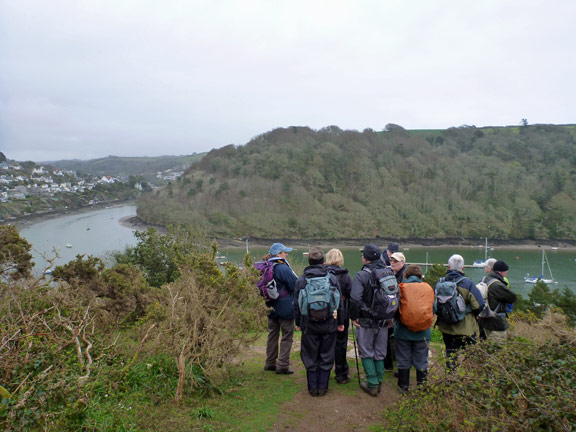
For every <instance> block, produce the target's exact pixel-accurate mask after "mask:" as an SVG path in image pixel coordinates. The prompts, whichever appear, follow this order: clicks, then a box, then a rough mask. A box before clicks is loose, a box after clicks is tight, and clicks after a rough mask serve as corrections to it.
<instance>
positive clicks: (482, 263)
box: [472, 237, 494, 268]
mask: <svg viewBox="0 0 576 432" xmlns="http://www.w3.org/2000/svg"><path fill="white" fill-rule="evenodd" d="M479 247H482V246H479ZM493 249H494V248H490V250H493ZM486 261H488V237H485V238H484V259H477V260H476V261H474V262H473V263H472V267H476V268H484V266H485V265H486Z"/></svg>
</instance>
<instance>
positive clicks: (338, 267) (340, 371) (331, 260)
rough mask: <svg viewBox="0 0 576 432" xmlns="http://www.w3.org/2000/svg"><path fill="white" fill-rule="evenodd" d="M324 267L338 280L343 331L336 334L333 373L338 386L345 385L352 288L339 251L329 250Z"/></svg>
mask: <svg viewBox="0 0 576 432" xmlns="http://www.w3.org/2000/svg"><path fill="white" fill-rule="evenodd" d="M324 265H325V266H326V269H327V270H328V271H329V272H330V273H333V274H334V275H335V276H336V278H337V279H338V285H339V286H340V293H341V294H342V301H343V319H344V330H343V331H341V332H338V333H336V352H335V359H334V360H335V367H334V373H335V379H336V382H337V383H338V384H346V383H348V382H349V381H350V377H349V376H348V360H347V359H346V354H347V353H348V327H349V324H350V319H349V318H348V309H349V303H350V290H351V288H352V278H350V273H349V272H348V269H346V268H342V266H343V265H344V256H343V255H342V252H341V251H340V249H330V250H329V251H328V253H327V254H326V262H325V263H324Z"/></svg>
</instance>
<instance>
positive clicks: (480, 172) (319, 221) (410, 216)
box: [138, 124, 576, 239]
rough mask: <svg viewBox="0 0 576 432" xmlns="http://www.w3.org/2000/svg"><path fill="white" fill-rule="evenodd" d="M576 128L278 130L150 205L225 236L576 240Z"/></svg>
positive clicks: (171, 218)
mask: <svg viewBox="0 0 576 432" xmlns="http://www.w3.org/2000/svg"><path fill="white" fill-rule="evenodd" d="M575 138H576V126H575V125H562V126H558V125H527V124H523V125H522V126H518V127H501V128H495V127H489V128H476V127H474V126H462V127H457V128H449V129H446V130H419V131H409V130H405V129H404V128H402V127H401V126H398V125H388V126H386V128H385V129H384V130H383V131H380V132H376V131H374V130H371V129H366V130H364V131H362V132H358V131H350V130H342V129H340V128H339V127H337V126H329V127H326V128H323V129H320V130H313V129H310V128H307V127H288V128H279V129H275V130H272V131H270V132H267V133H264V134H262V135H259V136H257V137H255V138H253V139H252V140H251V141H250V142H248V143H247V144H246V145H242V146H234V145H229V146H226V147H223V148H220V149H215V150H212V151H211V152H210V153H208V154H207V155H206V156H205V157H204V158H203V159H202V160H200V161H198V162H196V163H194V164H193V165H192V166H191V167H190V168H189V169H188V170H187V171H186V172H185V173H184V175H183V176H182V177H180V178H179V179H178V180H177V181H175V182H172V183H170V184H168V185H167V186H166V187H164V188H162V189H160V190H157V191H156V192H155V193H154V194H152V195H149V196H147V197H145V198H144V199H142V200H141V201H140V202H139V206H138V215H139V217H140V218H142V219H143V220H145V221H146V222H149V223H154V224H160V225H169V224H189V225H200V226H203V227H206V228H207V229H208V230H209V232H211V233H212V234H213V235H215V236H219V237H256V238H274V237H276V238H298V239H306V238H326V239H338V238H375V237H387V238H390V237H396V238H407V237H418V238H442V237H468V238H470V237H483V236H490V237H496V238H501V239H535V238H538V239H575V238H576V145H575V144H576V141H575Z"/></svg>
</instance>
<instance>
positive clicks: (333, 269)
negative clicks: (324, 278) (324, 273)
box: [324, 265, 349, 276]
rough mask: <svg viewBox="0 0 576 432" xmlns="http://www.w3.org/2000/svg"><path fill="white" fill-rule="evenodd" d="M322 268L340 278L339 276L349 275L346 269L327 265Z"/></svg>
mask: <svg viewBox="0 0 576 432" xmlns="http://www.w3.org/2000/svg"><path fill="white" fill-rule="evenodd" d="M324 267H325V268H326V270H328V271H330V272H332V273H334V274H335V275H336V276H340V275H343V274H347V273H349V271H348V269H347V268H342V267H338V266H335V265H327V266H324Z"/></svg>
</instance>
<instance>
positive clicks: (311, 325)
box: [294, 247, 344, 396]
mask: <svg viewBox="0 0 576 432" xmlns="http://www.w3.org/2000/svg"><path fill="white" fill-rule="evenodd" d="M308 263H309V264H310V265H309V266H308V267H306V268H305V269H304V272H303V273H302V276H300V277H299V278H298V280H297V281H296V291H295V293H294V318H295V321H296V330H302V340H301V347H300V358H301V359H302V363H303V364H304V367H305V368H306V376H307V380H308V391H309V392H310V395H312V396H324V395H325V394H326V392H327V391H328V383H329V381H330V372H331V371H332V365H333V364H334V348H335V345H336V332H338V331H339V332H342V331H343V330H344V310H343V309H344V308H343V302H342V295H340V296H339V301H338V308H337V309H336V310H331V311H329V315H328V317H327V318H326V319H322V320H314V319H313V318H312V317H311V316H310V315H311V314H310V310H306V311H304V310H301V309H300V298H301V296H305V295H306V294H307V293H306V292H305V290H306V286H307V284H308V280H309V279H311V278H318V277H325V276H327V275H328V276H329V281H330V284H331V285H332V286H334V287H335V288H336V290H338V292H339V286H338V280H337V279H336V276H334V275H333V274H331V273H330V272H329V271H328V269H327V268H326V267H325V266H324V265H323V263H324V252H323V251H322V249H320V248H317V247H313V248H311V249H310V252H309V253H308Z"/></svg>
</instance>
